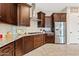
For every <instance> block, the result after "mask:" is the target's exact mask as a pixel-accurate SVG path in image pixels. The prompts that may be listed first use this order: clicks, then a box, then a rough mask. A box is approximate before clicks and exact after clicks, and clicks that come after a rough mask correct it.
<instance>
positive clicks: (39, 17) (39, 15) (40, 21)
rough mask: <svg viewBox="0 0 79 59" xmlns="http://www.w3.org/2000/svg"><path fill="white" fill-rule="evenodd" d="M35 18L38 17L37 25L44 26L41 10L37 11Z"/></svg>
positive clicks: (43, 16) (43, 14)
mask: <svg viewBox="0 0 79 59" xmlns="http://www.w3.org/2000/svg"><path fill="white" fill-rule="evenodd" d="M37 18H38V19H39V21H38V27H45V13H43V12H41V11H40V12H38V13H37Z"/></svg>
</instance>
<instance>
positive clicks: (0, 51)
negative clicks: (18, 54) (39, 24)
mask: <svg viewBox="0 0 79 59" xmlns="http://www.w3.org/2000/svg"><path fill="white" fill-rule="evenodd" d="M0 56H14V42H12V43H10V44H8V45H6V46H3V47H1V48H0Z"/></svg>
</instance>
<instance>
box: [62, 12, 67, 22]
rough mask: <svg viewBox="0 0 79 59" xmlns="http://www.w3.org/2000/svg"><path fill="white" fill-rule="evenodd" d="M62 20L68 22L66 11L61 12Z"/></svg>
mask: <svg viewBox="0 0 79 59" xmlns="http://www.w3.org/2000/svg"><path fill="white" fill-rule="evenodd" d="M61 22H66V13H61Z"/></svg>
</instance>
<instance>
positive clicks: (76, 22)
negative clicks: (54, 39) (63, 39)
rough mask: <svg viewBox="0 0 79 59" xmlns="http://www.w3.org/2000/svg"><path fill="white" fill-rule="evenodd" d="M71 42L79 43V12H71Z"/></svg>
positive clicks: (69, 22) (69, 21)
mask: <svg viewBox="0 0 79 59" xmlns="http://www.w3.org/2000/svg"><path fill="white" fill-rule="evenodd" d="M68 24H69V32H68V33H69V35H68V37H69V43H79V14H76V13H72V14H70V17H69V20H68Z"/></svg>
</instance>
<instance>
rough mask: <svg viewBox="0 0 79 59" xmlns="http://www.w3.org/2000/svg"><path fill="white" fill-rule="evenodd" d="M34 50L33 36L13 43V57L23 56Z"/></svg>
mask: <svg viewBox="0 0 79 59" xmlns="http://www.w3.org/2000/svg"><path fill="white" fill-rule="evenodd" d="M33 48H34V40H33V36H25V37H22V38H20V39H18V40H16V41H15V55H16V56H21V55H24V54H26V53H28V52H30V51H31V50H33Z"/></svg>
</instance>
